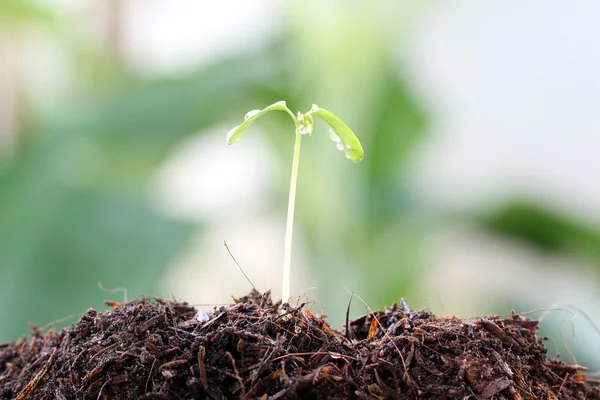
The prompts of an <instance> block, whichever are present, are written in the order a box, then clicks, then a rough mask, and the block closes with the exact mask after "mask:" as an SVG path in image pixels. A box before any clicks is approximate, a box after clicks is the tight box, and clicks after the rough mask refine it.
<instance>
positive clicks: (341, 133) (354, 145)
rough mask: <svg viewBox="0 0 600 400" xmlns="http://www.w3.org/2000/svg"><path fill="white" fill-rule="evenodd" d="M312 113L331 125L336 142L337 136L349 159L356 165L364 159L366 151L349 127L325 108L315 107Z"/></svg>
mask: <svg viewBox="0 0 600 400" xmlns="http://www.w3.org/2000/svg"><path fill="white" fill-rule="evenodd" d="M310 113H311V114H314V115H317V116H319V117H321V118H322V119H323V121H325V122H326V123H327V125H329V127H330V128H331V130H332V134H333V135H332V136H333V138H334V140H336V141H337V139H335V136H337V137H338V138H339V143H340V144H341V146H343V150H344V152H345V153H346V155H347V156H348V158H349V159H351V160H352V161H354V162H355V163H357V162H359V161H360V160H362V159H363V156H364V151H363V148H362V145H361V144H360V141H359V140H358V138H357V137H356V135H355V134H354V132H352V130H351V129H350V128H348V125H346V124H345V123H343V122H342V120H341V119H339V118H338V117H336V116H335V115H334V114H333V113H332V112H330V111H327V110H325V109H323V108H318V107H313V109H312V110H310ZM334 135H335V136H334Z"/></svg>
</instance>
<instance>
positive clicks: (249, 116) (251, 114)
mask: <svg viewBox="0 0 600 400" xmlns="http://www.w3.org/2000/svg"><path fill="white" fill-rule="evenodd" d="M259 112H260V110H252V111H248V113H247V114H246V115H245V116H244V120H247V119H250V118H252V117H254V116H255V115H256V114H258V113H259Z"/></svg>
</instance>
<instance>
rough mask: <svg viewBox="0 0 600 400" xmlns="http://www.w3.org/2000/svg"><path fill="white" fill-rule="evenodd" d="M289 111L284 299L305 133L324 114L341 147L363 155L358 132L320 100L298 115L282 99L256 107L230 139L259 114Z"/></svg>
mask: <svg viewBox="0 0 600 400" xmlns="http://www.w3.org/2000/svg"><path fill="white" fill-rule="evenodd" d="M276 110H279V111H285V112H287V113H288V114H289V115H290V117H292V120H293V121H294V124H295V126H296V142H295V145H294V159H293V161H292V177H291V179H290V194H289V199H288V214H287V224H286V228H285V248H284V253H283V282H282V289H281V298H282V300H283V301H284V302H287V301H288V300H289V297H290V265H291V257H292V231H293V228H294V207H295V203H296V181H297V179H298V162H299V160H300V142H301V139H302V136H303V135H309V136H310V135H311V134H312V131H313V117H312V116H313V115H316V116H317V117H321V119H323V121H325V122H326V123H327V125H329V136H330V138H331V140H333V141H334V142H335V143H336V145H337V148H338V150H343V151H344V153H345V154H346V158H348V159H350V160H352V161H353V162H355V163H357V162H359V161H360V160H362V159H363V155H364V152H363V148H362V146H361V144H360V141H359V140H358V138H357V137H356V135H354V133H353V132H352V130H351V129H350V128H348V126H347V125H346V124H345V123H343V122H342V120H341V119H339V118H338V117H336V116H335V115H334V114H333V113H331V112H329V111H327V110H325V109H322V108H319V107H318V106H317V105H316V104H313V106H312V108H311V109H310V111H308V112H307V113H304V114H302V113H301V112H298V115H294V113H293V112H291V111H290V109H289V108H287V106H286V104H285V101H278V102H277V103H274V104H271V105H270V106H268V107H266V108H264V109H262V110H252V111H250V112H248V113H247V114H246V116H245V117H244V122H243V123H242V124H240V125H238V126H236V127H235V128H233V129H231V130H230V131H229V133H227V143H228V144H233V143H235V142H236V141H237V140H238V139H239V138H240V136H242V133H244V131H245V130H246V129H247V128H248V127H249V126H250V125H251V124H252V123H253V122H254V121H256V120H257V119H258V118H259V117H262V116H263V115H265V114H266V113H268V112H270V111H276Z"/></svg>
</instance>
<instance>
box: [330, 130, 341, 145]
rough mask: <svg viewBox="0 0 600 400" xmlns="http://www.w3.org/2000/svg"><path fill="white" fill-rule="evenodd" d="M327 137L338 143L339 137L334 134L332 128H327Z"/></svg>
mask: <svg viewBox="0 0 600 400" xmlns="http://www.w3.org/2000/svg"><path fill="white" fill-rule="evenodd" d="M329 137H330V138H331V140H333V141H334V142H336V143H339V142H340V137H339V136H338V135H337V133H335V131H334V130H333V128H329Z"/></svg>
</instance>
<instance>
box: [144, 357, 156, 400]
mask: <svg viewBox="0 0 600 400" xmlns="http://www.w3.org/2000/svg"><path fill="white" fill-rule="evenodd" d="M154 364H156V357H155V358H154V361H152V366H151V367H150V372H149V373H148V379H146V386H144V394H146V393H148V384H149V383H150V378H151V377H152V371H154Z"/></svg>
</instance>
